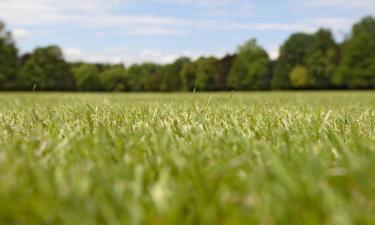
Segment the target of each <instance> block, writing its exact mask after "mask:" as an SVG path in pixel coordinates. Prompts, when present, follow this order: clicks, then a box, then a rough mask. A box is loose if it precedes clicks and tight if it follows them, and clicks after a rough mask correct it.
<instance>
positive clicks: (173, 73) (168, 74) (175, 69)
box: [160, 57, 191, 91]
mask: <svg viewBox="0 0 375 225" xmlns="http://www.w3.org/2000/svg"><path fill="white" fill-rule="evenodd" d="M190 62H191V61H190V59H189V58H186V57H182V58H179V59H177V60H176V61H175V62H174V63H171V64H167V65H165V66H164V67H163V68H162V70H163V71H162V77H161V81H160V90H161V91H180V90H181V89H182V80H181V77H180V72H181V70H182V68H183V67H184V65H185V64H188V63H190Z"/></svg>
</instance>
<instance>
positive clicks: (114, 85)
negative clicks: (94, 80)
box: [99, 65, 128, 92]
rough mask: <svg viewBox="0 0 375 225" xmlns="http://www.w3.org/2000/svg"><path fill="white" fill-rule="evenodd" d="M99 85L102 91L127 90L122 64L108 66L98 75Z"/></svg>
mask: <svg viewBox="0 0 375 225" xmlns="http://www.w3.org/2000/svg"><path fill="white" fill-rule="evenodd" d="M99 80H100V84H101V87H102V89H103V90H104V91H116V92H118V91H127V90H128V85H127V75H126V70H125V68H124V67H123V66H122V65H116V66H112V67H109V68H108V69H106V70H104V71H103V72H102V73H101V74H100V75H99Z"/></svg>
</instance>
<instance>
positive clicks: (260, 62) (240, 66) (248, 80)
mask: <svg viewBox="0 0 375 225" xmlns="http://www.w3.org/2000/svg"><path fill="white" fill-rule="evenodd" d="M268 64H269V58H268V54H267V52H266V51H265V50H264V49H263V48H262V47H260V46H259V45H258V44H257V43H256V40H255V39H252V40H250V41H248V42H246V43H245V44H244V45H242V46H240V47H239V49H238V55H237V57H236V59H235V60H234V62H233V66H232V68H231V70H230V72H229V77H228V81H227V82H228V86H229V87H230V88H232V89H235V90H261V89H267V88H268V87H269V78H268V76H269V75H270V71H269V70H268Z"/></svg>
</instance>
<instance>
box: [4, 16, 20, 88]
mask: <svg viewBox="0 0 375 225" xmlns="http://www.w3.org/2000/svg"><path fill="white" fill-rule="evenodd" d="M17 67H18V50H17V47H16V45H15V43H14V41H13V38H12V35H11V33H10V32H8V31H7V30H6V29H5V24H4V23H2V22H1V21H0V90H8V89H13V88H15V79H16V73H17Z"/></svg>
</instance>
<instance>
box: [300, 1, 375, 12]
mask: <svg viewBox="0 0 375 225" xmlns="http://www.w3.org/2000/svg"><path fill="white" fill-rule="evenodd" d="M303 4H306V5H309V6H316V7H335V8H348V9H367V10H372V11H375V1H374V0H355V1H353V0H315V1H307V0H305V1H304V2H303Z"/></svg>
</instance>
